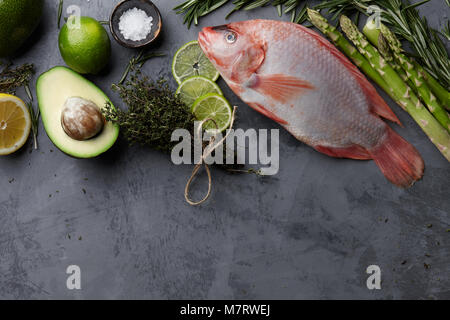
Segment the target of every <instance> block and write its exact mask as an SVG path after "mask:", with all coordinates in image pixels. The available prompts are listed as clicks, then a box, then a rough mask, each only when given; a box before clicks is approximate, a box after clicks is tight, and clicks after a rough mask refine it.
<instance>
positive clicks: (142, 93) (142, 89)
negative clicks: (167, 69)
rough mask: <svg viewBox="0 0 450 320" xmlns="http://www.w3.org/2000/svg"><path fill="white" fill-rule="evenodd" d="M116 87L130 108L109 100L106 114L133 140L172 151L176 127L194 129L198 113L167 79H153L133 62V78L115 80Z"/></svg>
mask: <svg viewBox="0 0 450 320" xmlns="http://www.w3.org/2000/svg"><path fill="white" fill-rule="evenodd" d="M112 88H113V90H114V91H116V92H118V94H119V96H120V97H121V99H122V100H123V102H124V103H125V104H126V105H127V106H128V109H127V110H121V109H114V108H112V106H111V105H110V104H107V105H106V108H105V109H104V111H103V112H104V116H105V118H106V120H108V121H111V122H113V123H115V124H117V125H119V127H120V129H121V132H122V134H123V135H124V136H125V138H126V139H127V140H128V142H129V143H130V144H132V145H133V144H139V145H143V146H148V147H151V148H153V149H156V150H160V151H163V152H166V153H169V152H170V151H171V150H172V148H173V147H174V146H175V145H176V142H172V141H171V137H172V133H173V131H174V130H176V129H186V130H189V131H190V132H192V131H193V128H194V116H193V115H192V114H191V113H190V112H189V108H188V107H187V106H186V105H185V104H184V103H183V102H182V101H181V100H180V99H179V98H178V97H176V95H175V92H174V91H173V90H171V89H170V88H169V86H168V84H167V81H165V80H163V79H161V80H158V81H154V80H151V79H150V78H148V77H147V76H144V75H143V74H142V73H141V72H140V71H139V70H137V69H136V68H135V67H134V66H132V67H131V72H130V75H129V80H127V81H126V82H125V83H124V84H113V86H112Z"/></svg>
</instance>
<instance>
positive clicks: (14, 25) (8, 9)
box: [0, 0, 44, 57]
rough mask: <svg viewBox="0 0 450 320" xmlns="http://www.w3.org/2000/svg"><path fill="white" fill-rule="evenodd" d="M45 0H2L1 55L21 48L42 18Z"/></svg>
mask: <svg viewBox="0 0 450 320" xmlns="http://www.w3.org/2000/svg"><path fill="white" fill-rule="evenodd" d="M43 7H44V0H0V57H9V56H11V55H12V54H13V53H14V52H16V51H17V49H19V48H20V47H21V46H22V45H23V43H24V42H25V41H26V40H27V39H28V37H29V36H30V35H31V33H32V32H33V31H34V30H35V29H36V27H37V26H38V24H39V21H40V20H41V16H42V11H43Z"/></svg>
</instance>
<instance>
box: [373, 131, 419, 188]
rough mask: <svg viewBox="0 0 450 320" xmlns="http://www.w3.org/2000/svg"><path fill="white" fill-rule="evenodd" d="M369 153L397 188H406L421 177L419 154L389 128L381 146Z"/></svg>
mask: <svg viewBox="0 0 450 320" xmlns="http://www.w3.org/2000/svg"><path fill="white" fill-rule="evenodd" d="M369 152H370V154H371V156H372V158H373V160H374V161H375V163H376V164H377V165H378V167H380V169H381V171H382V172H383V174H384V175H385V177H386V178H387V179H388V180H389V181H391V182H392V183H393V184H395V185H397V186H399V187H403V188H408V187H410V186H412V185H413V184H414V182H415V181H417V180H419V179H420V178H422V176H423V171H424V163H423V160H422V157H421V156H420V154H419V152H418V151H417V150H416V149H415V148H414V147H413V146H412V145H411V144H410V143H409V142H407V141H406V140H404V139H403V138H402V137H401V136H400V135H398V134H397V133H396V132H395V131H394V130H392V129H391V128H388V130H387V137H386V138H385V140H384V141H383V142H382V144H380V145H378V146H377V147H376V148H374V149H372V150H370V151H369Z"/></svg>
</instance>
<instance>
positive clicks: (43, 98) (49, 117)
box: [36, 67, 119, 158]
mask: <svg viewBox="0 0 450 320" xmlns="http://www.w3.org/2000/svg"><path fill="white" fill-rule="evenodd" d="M36 88H37V96H38V101H39V109H40V111H41V117H42V122H43V123H44V127H45V131H47V135H48V136H49V138H50V139H51V140H52V142H53V143H54V144H55V145H56V146H57V147H58V148H59V149H60V150H61V151H63V152H65V153H67V154H68V155H71V156H74V157H77V158H93V157H96V156H98V155H100V154H102V153H104V152H106V151H107V150H108V149H110V148H111V147H112V146H113V145H114V143H115V142H116V140H117V137H118V135H119V128H118V127H117V126H116V125H113V124H112V123H110V122H107V123H106V124H105V127H104V128H103V130H102V132H100V134H99V135H97V136H96V137H94V138H92V139H89V140H86V141H77V140H74V139H72V138H70V137H69V136H68V135H67V134H66V133H65V132H64V129H63V128H62V126H61V113H62V110H63V108H64V103H65V102H66V100H67V99H68V98H70V97H81V98H83V99H86V100H90V101H92V102H94V103H95V104H96V105H97V106H98V107H99V108H103V107H104V106H105V103H106V102H110V103H111V101H110V100H109V98H108V97H107V96H106V95H105V94H104V93H103V92H102V91H101V90H100V89H99V88H98V87H97V86H95V85H94V84H93V83H92V82H90V81H88V80H86V79H85V78H83V77H82V76H81V75H79V74H78V73H76V72H74V71H72V70H70V69H68V68H66V67H55V68H53V69H50V70H49V71H47V72H45V73H43V74H42V75H41V76H40V77H39V78H38V80H37V85H36ZM111 105H112V103H111Z"/></svg>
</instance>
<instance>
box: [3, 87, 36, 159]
mask: <svg viewBox="0 0 450 320" xmlns="http://www.w3.org/2000/svg"><path fill="white" fill-rule="evenodd" d="M30 130H31V118H30V113H29V111H28V108H27V106H26V105H25V103H24V102H23V101H22V100H20V99H19V98H17V97H15V96H12V95H9V94H4V93H0V156H4V155H8V154H11V153H13V152H16V151H17V150H19V149H20V148H21V147H22V146H23V145H24V144H25V142H26V141H27V139H28V136H29V135H30Z"/></svg>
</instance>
